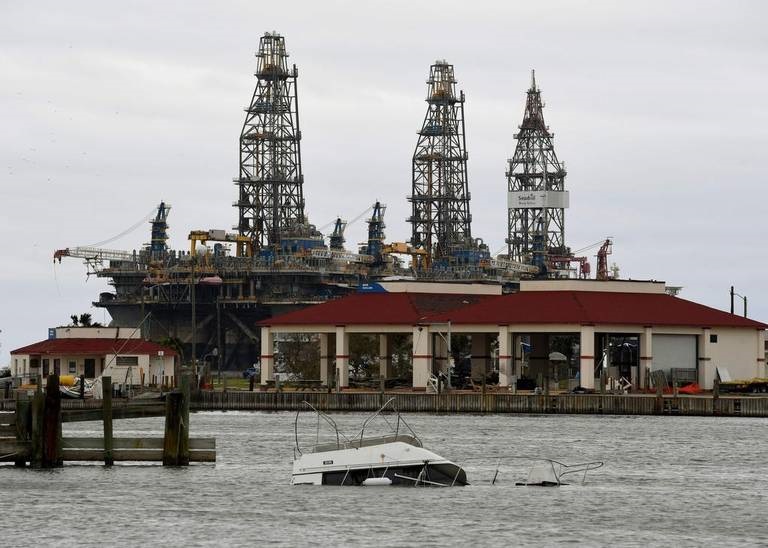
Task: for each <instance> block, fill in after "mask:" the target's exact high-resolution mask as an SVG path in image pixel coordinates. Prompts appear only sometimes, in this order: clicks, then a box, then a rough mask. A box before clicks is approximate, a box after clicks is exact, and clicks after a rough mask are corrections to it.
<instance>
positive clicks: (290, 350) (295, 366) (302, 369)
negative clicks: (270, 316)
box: [275, 333, 320, 380]
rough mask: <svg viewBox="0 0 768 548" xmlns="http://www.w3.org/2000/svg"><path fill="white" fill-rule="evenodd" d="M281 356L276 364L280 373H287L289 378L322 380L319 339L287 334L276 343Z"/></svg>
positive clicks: (311, 336) (303, 334)
mask: <svg viewBox="0 0 768 548" xmlns="http://www.w3.org/2000/svg"><path fill="white" fill-rule="evenodd" d="M276 345H277V351H278V352H277V353H278V356H280V361H279V363H276V364H275V365H276V370H277V372H278V373H287V374H288V375H289V378H292V379H298V380H317V379H319V378H320V345H319V344H318V343H317V337H316V336H314V335H311V334H309V333H287V334H286V335H284V336H283V337H282V338H281V339H280V340H278V341H276Z"/></svg>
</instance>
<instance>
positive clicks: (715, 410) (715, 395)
mask: <svg viewBox="0 0 768 548" xmlns="http://www.w3.org/2000/svg"><path fill="white" fill-rule="evenodd" d="M719 400H720V379H718V378H717V377H715V381H714V383H713V384H712V414H713V415H718V414H719V411H720V409H719V408H720V404H719V403H718V401H719Z"/></svg>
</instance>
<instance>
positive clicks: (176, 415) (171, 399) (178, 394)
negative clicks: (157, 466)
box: [163, 375, 190, 466]
mask: <svg viewBox="0 0 768 548" xmlns="http://www.w3.org/2000/svg"><path fill="white" fill-rule="evenodd" d="M189 385H190V379H189V376H188V375H182V377H181V389H180V390H176V391H173V392H170V393H169V394H168V395H167V396H166V399H165V438H164V441H163V465H164V466H186V465H188V464H189V392H190V390H189Z"/></svg>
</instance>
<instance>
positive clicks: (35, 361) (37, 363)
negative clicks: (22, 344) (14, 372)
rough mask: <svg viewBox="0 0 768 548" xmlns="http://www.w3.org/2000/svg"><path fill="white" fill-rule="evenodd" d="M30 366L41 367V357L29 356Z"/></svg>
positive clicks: (33, 367)
mask: <svg viewBox="0 0 768 548" xmlns="http://www.w3.org/2000/svg"><path fill="white" fill-rule="evenodd" d="M29 367H31V368H32V369H37V368H39V367H40V358H29Z"/></svg>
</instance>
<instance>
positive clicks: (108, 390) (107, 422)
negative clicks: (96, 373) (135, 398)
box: [101, 377, 115, 466]
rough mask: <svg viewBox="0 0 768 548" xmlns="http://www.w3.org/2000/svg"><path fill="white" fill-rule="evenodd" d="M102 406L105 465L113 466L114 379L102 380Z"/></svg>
mask: <svg viewBox="0 0 768 548" xmlns="http://www.w3.org/2000/svg"><path fill="white" fill-rule="evenodd" d="M101 404H102V413H103V416H104V464H105V465H106V466H112V465H113V464H114V463H115V459H114V454H113V452H112V450H113V449H114V447H113V445H114V436H113V435H112V377H102V378H101Z"/></svg>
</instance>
